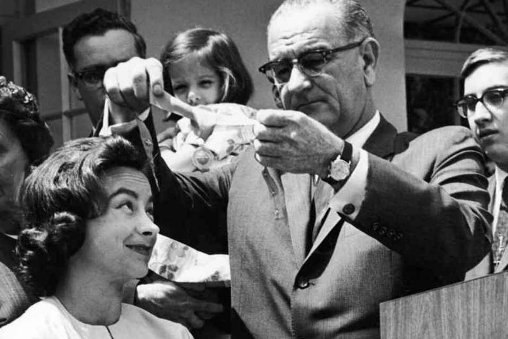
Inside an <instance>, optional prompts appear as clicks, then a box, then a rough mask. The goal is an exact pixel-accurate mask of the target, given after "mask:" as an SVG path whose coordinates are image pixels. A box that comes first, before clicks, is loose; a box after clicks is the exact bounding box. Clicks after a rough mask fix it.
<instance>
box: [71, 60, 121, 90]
mask: <svg viewBox="0 0 508 339" xmlns="http://www.w3.org/2000/svg"><path fill="white" fill-rule="evenodd" d="M113 66H115V65H113ZM113 66H95V67H91V68H88V69H85V70H83V71H81V72H73V73H72V74H73V75H74V77H75V78H76V79H77V80H80V81H82V82H83V84H85V86H87V87H88V88H90V89H97V88H99V87H101V86H102V81H103V80H104V74H105V73H106V71H107V70H108V68H110V67H113Z"/></svg>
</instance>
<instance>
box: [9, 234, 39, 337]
mask: <svg viewBox="0 0 508 339" xmlns="http://www.w3.org/2000/svg"><path fill="white" fill-rule="evenodd" d="M15 246H16V241H15V240H14V239H11V238H9V237H7V236H6V235H4V234H2V233H0V327H1V326H3V325H5V324H8V323H9V322H11V321H12V320H14V319H16V318H17V317H18V316H20V315H21V314H22V313H23V312H24V311H25V310H26V309H27V308H28V307H29V306H30V305H32V304H33V303H35V302H36V301H37V299H36V298H35V297H34V296H33V295H32V294H30V293H29V292H28V291H27V289H26V288H25V287H24V286H23V285H22V284H21V283H20V281H19V280H18V278H17V277H16V274H15V273H14V271H13V268H14V266H15V258H14V247H15Z"/></svg>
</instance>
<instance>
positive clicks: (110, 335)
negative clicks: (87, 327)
mask: <svg viewBox="0 0 508 339" xmlns="http://www.w3.org/2000/svg"><path fill="white" fill-rule="evenodd" d="M105 326H106V330H108V333H109V337H110V338H111V339H115V337H113V335H112V334H111V330H110V329H109V327H108V325H105Z"/></svg>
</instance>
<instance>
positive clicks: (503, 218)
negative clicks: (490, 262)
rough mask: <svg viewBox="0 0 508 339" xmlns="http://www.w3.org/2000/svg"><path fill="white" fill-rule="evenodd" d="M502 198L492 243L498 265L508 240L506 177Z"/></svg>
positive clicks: (507, 189)
mask: <svg viewBox="0 0 508 339" xmlns="http://www.w3.org/2000/svg"><path fill="white" fill-rule="evenodd" d="M501 197H502V200H501V205H500V208H499V215H498V218H497V225H496V232H495V233H494V239H493V243H492V254H493V257H494V265H495V266H497V265H498V264H499V262H500V261H501V258H502V256H503V252H504V250H505V248H506V243H507V240H508V207H507V202H508V183H507V180H506V179H505V180H504V182H503V191H502V195H501Z"/></svg>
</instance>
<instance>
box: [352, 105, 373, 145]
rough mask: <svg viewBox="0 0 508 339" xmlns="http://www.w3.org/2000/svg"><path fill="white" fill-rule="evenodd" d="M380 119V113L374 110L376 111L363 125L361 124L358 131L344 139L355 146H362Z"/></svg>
mask: <svg viewBox="0 0 508 339" xmlns="http://www.w3.org/2000/svg"><path fill="white" fill-rule="evenodd" d="M380 121H381V114H379V111H378V110H376V113H375V114H374V116H373V117H372V118H371V119H370V120H369V122H367V123H366V124H365V125H363V126H362V127H361V128H360V129H359V130H358V131H356V132H355V133H353V134H351V135H350V136H349V137H347V138H346V141H347V142H349V143H350V144H352V145H353V146H355V147H363V145H364V144H365V142H367V139H369V137H370V136H371V135H372V133H374V130H375V129H376V127H377V126H378V125H379V122H380Z"/></svg>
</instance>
